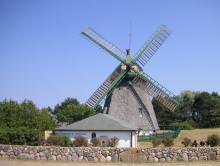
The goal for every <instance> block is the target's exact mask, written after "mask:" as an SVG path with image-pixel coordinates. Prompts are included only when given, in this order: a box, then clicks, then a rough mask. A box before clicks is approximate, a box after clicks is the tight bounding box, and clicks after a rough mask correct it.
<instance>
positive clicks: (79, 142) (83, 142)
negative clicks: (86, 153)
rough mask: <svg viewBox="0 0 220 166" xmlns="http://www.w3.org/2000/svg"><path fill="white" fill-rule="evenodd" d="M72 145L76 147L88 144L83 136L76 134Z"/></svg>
mask: <svg viewBox="0 0 220 166" xmlns="http://www.w3.org/2000/svg"><path fill="white" fill-rule="evenodd" d="M73 145H74V146H76V147H81V146H87V145H88V141H87V140H86V138H85V137H82V136H78V137H76V138H75V140H74V141H73Z"/></svg>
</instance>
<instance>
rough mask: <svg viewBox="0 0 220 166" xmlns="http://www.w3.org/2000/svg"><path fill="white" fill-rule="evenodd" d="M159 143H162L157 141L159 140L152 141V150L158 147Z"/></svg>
mask: <svg viewBox="0 0 220 166" xmlns="http://www.w3.org/2000/svg"><path fill="white" fill-rule="evenodd" d="M161 143H162V141H161V140H159V139H153V140H152V144H153V147H154V148H155V147H157V146H159V145H160V144H161Z"/></svg>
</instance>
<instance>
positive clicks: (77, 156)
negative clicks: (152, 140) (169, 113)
mask: <svg viewBox="0 0 220 166" xmlns="http://www.w3.org/2000/svg"><path fill="white" fill-rule="evenodd" d="M0 157H4V158H11V159H29V160H69V161H101V162H105V161H113V162H117V161H122V162H123V161H124V162H131V161H139V162H158V161H161V162H165V161H167V162H170V161H197V160H220V147H213V148H211V147H198V148H191V147H190V148H152V149H151V148H149V149H132V148H127V149H125V148H120V149H119V148H107V147H47V146H20V145H0Z"/></svg>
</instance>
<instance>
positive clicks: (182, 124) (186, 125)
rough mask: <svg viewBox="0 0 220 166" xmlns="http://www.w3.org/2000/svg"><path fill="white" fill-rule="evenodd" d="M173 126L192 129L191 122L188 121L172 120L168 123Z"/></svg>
mask: <svg viewBox="0 0 220 166" xmlns="http://www.w3.org/2000/svg"><path fill="white" fill-rule="evenodd" d="M170 125H171V126H173V127H178V128H180V129H181V130H192V129H193V124H192V122H190V121H184V122H174V123H171V124H170Z"/></svg>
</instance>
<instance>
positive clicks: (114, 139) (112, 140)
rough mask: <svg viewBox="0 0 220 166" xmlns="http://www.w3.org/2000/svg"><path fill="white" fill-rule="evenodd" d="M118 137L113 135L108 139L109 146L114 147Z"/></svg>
mask: <svg viewBox="0 0 220 166" xmlns="http://www.w3.org/2000/svg"><path fill="white" fill-rule="evenodd" d="M118 141H119V139H118V138H117V137H113V138H111V139H110V140H109V146H111V147H116V146H117V145H118Z"/></svg>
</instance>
